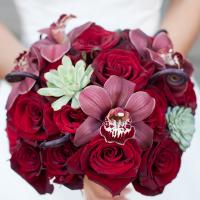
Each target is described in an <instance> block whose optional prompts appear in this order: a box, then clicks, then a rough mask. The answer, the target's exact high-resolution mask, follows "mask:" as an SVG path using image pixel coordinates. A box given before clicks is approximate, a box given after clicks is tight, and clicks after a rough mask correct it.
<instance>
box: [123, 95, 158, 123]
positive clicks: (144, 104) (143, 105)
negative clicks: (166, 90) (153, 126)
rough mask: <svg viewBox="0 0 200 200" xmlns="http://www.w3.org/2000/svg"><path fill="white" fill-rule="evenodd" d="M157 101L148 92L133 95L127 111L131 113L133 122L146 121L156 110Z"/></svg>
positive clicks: (127, 104)
mask: <svg viewBox="0 0 200 200" xmlns="http://www.w3.org/2000/svg"><path fill="white" fill-rule="evenodd" d="M154 107H155V99H154V98H152V97H151V96H150V95H149V94H148V93H147V92H143V91H139V92H136V93H134V94H132V95H131V97H130V98H129V100H128V101H127V103H126V106H125V109H126V110H127V111H129V112H130V114H131V118H132V122H139V121H142V120H143V119H146V118H147V117H148V116H149V115H150V114H151V113H152V112H153V110H154Z"/></svg>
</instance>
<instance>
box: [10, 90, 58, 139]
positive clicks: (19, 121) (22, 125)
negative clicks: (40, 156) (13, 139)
mask: <svg viewBox="0 0 200 200" xmlns="http://www.w3.org/2000/svg"><path fill="white" fill-rule="evenodd" d="M45 112H49V111H48V109H47V107H46V100H45V99H44V98H43V97H42V96H40V95H39V94H37V93H34V92H32V91H31V92H28V93H26V94H24V95H21V96H19V97H18V98H17V100H16V101H15V104H14V105H13V106H12V108H11V109H10V110H9V111H8V119H9V120H11V121H12V123H13V126H14V127H15V128H16V129H17V131H18V133H19V136H20V137H21V138H23V139H26V140H39V141H42V140H44V139H47V138H48V137H49V136H50V135H51V134H52V132H51V131H52V130H53V129H54V128H52V127H54V126H55V124H54V123H53V121H52V123H51V122H50V121H51V119H50V116H47V113H46V114H45ZM44 116H45V118H44ZM46 126H51V127H46ZM46 128H47V129H46ZM45 129H46V130H45ZM51 129H52V130H51ZM50 133H51V134H50ZM53 133H54V131H53Z"/></svg>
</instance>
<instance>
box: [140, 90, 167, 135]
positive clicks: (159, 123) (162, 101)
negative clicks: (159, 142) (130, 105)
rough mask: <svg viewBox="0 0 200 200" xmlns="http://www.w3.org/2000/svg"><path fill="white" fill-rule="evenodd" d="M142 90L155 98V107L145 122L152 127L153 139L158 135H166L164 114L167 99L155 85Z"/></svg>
mask: <svg viewBox="0 0 200 200" xmlns="http://www.w3.org/2000/svg"><path fill="white" fill-rule="evenodd" d="M144 91H145V92H147V93H148V94H149V95H150V96H152V97H153V98H154V99H155V100H156V104H155V108H154V110H153V112H152V114H151V115H150V116H149V117H148V118H147V119H146V120H145V122H146V123H147V124H148V125H149V126H150V127H151V128H152V129H154V139H158V137H159V136H162V135H163V134H164V135H166V132H165V129H166V117H165V114H166V112H167V100H166V98H165V95H164V94H163V92H162V91H160V90H159V89H158V88H156V87H151V88H149V89H146V90H144Z"/></svg>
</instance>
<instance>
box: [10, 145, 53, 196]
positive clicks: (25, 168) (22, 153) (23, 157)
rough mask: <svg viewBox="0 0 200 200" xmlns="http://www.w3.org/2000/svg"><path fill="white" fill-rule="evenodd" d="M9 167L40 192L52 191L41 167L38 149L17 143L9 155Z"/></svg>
mask: <svg viewBox="0 0 200 200" xmlns="http://www.w3.org/2000/svg"><path fill="white" fill-rule="evenodd" d="M10 161H11V168H12V169H13V170H14V171H15V172H17V173H18V174H19V175H20V176H22V177H23V178H24V179H25V180H26V181H27V182H28V183H29V184H31V185H32V186H33V187H34V188H35V189H36V190H37V191H38V192H39V193H40V194H45V193H52V192H53V186H52V185H50V183H49V179H48V177H47V174H46V172H45V171H44V170H43V168H42V163H41V157H40V149H39V148H35V147H33V146H31V145H28V144H26V143H24V142H22V143H21V144H19V145H18V147H17V148H16V149H15V151H14V152H13V154H12V157H11V160H10Z"/></svg>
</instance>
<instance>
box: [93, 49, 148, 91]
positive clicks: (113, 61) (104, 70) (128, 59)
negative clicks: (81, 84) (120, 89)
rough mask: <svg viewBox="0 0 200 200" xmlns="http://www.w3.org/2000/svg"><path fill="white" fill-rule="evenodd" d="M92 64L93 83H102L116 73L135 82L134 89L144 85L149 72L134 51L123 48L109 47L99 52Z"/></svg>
mask: <svg viewBox="0 0 200 200" xmlns="http://www.w3.org/2000/svg"><path fill="white" fill-rule="evenodd" d="M92 66H93V68H94V73H93V75H92V80H93V83H98V84H100V85H103V84H104V83H105V82H106V80H107V79H108V78H109V77H110V76H111V75H116V76H121V77H123V78H125V79H127V80H130V81H133V82H134V83H136V90H138V89H141V88H142V87H143V86H145V85H146V83H147V81H148V79H149V77H150V74H151V73H150V72H149V71H147V70H145V69H144V67H142V65H141V63H140V59H139V57H138V54H137V53H136V52H134V51H128V50H123V49H111V50H108V51H106V52H102V53H100V54H99V55H98V56H97V57H96V58H95V59H94V61H93V63H92Z"/></svg>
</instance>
